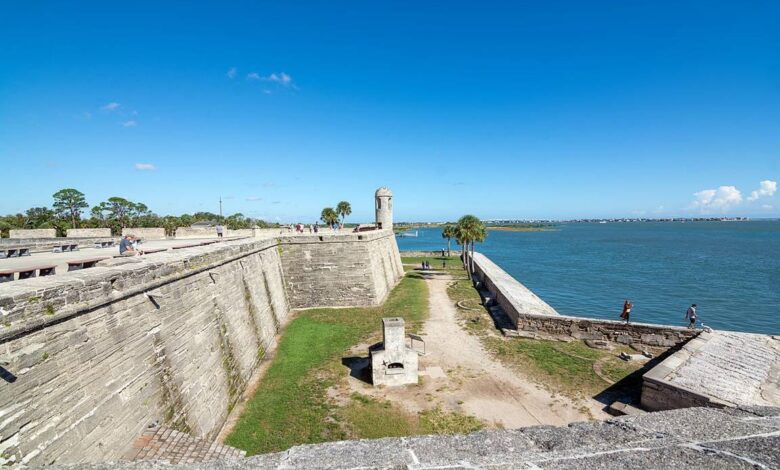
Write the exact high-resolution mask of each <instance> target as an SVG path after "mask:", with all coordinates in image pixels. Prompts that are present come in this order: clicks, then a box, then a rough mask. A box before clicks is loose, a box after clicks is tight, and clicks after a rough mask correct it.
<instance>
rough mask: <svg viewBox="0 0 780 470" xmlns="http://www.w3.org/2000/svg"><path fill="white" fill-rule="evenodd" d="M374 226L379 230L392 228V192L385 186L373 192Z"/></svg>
mask: <svg viewBox="0 0 780 470" xmlns="http://www.w3.org/2000/svg"><path fill="white" fill-rule="evenodd" d="M375 200H376V226H377V228H378V229H380V230H390V231H392V230H393V193H392V191H390V190H389V189H387V188H384V187H382V188H379V189H377V190H376V194H375Z"/></svg>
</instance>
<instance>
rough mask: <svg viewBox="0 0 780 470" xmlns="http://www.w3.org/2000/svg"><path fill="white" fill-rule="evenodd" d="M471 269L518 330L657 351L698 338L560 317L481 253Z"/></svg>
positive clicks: (661, 328) (664, 328)
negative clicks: (645, 346) (608, 342)
mask: <svg viewBox="0 0 780 470" xmlns="http://www.w3.org/2000/svg"><path fill="white" fill-rule="evenodd" d="M474 268H475V276H476V278H477V279H478V280H479V281H480V282H482V284H483V285H484V287H485V288H486V289H487V290H488V291H489V292H490V294H491V296H492V297H493V299H494V301H495V302H496V304H498V306H500V307H501V309H502V310H503V311H504V312H505V313H506V314H507V316H508V317H509V319H510V320H511V322H512V324H513V326H514V327H515V328H517V329H518V330H522V331H527V332H532V333H543V334H547V335H552V336H568V337H572V338H576V339H583V340H606V341H612V342H615V343H619V344H644V345H648V346H658V347H672V346H676V345H678V344H682V343H684V342H686V341H688V340H689V339H691V338H693V337H694V336H696V335H697V334H698V332H697V331H695V330H691V329H688V328H683V327H674V326H668V325H652V324H647V323H629V324H626V323H625V322H622V321H612V320H600V319H595V318H584V317H571V316H565V315H560V314H559V313H558V312H556V311H555V309H553V308H552V307H550V306H549V305H548V304H547V303H546V302H544V301H543V300H542V299H540V298H539V297H538V296H537V295H536V294H534V293H533V292H531V291H530V290H529V289H528V288H527V287H525V286H524V285H522V284H520V283H519V282H518V281H517V280H516V279H515V278H513V277H512V276H511V275H509V273H507V272H506V271H504V270H503V269H501V268H500V267H499V266H498V265H496V264H495V263H493V262H492V261H491V260H490V259H489V258H488V257H486V256H485V255H483V254H482V253H474Z"/></svg>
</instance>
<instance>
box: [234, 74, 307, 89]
mask: <svg viewBox="0 0 780 470" xmlns="http://www.w3.org/2000/svg"><path fill="white" fill-rule="evenodd" d="M246 78H247V80H261V81H264V82H272V83H276V84H277V85H279V86H282V87H285V88H293V89H296V90H297V89H298V87H296V86H295V83H293V79H292V77H291V76H289V75H288V74H286V73H284V72H279V73H276V72H274V73H272V74H271V75H268V76H263V75H260V74H259V73H257V72H249V73H248V74H246ZM263 92H264V93H269V92H270V90H267V89H266V90H263Z"/></svg>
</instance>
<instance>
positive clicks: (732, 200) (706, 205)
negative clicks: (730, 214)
mask: <svg viewBox="0 0 780 470" xmlns="http://www.w3.org/2000/svg"><path fill="white" fill-rule="evenodd" d="M693 196H694V198H695V199H694V201H693V203H692V204H691V206H692V207H693V208H694V209H699V210H700V211H701V212H702V213H703V214H708V213H711V212H726V211H727V210H729V209H730V208H731V207H733V206H736V205H738V204H740V203H741V202H742V193H741V192H740V191H739V189H737V188H736V186H721V187H719V188H718V189H705V190H703V191H699V192H697V193H694V194H693Z"/></svg>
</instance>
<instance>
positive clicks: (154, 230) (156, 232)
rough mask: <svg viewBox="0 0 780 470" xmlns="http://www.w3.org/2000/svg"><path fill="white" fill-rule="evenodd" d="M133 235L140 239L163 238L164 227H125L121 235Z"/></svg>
mask: <svg viewBox="0 0 780 470" xmlns="http://www.w3.org/2000/svg"><path fill="white" fill-rule="evenodd" d="M125 235H133V236H135V237H137V238H140V239H142V240H165V229H164V228H162V227H125V228H123V229H122V236H123V237H124V236H125Z"/></svg>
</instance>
